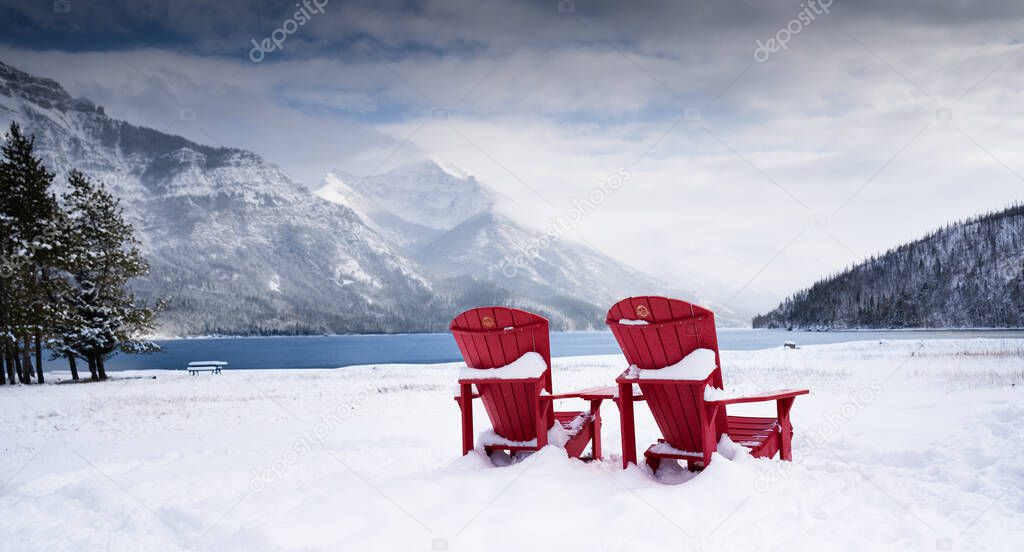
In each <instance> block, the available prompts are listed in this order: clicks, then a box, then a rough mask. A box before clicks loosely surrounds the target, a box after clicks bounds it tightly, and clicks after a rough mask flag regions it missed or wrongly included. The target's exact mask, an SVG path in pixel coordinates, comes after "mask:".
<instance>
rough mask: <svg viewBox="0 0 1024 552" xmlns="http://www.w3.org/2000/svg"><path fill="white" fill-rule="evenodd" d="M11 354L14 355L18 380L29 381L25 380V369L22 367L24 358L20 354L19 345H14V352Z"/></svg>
mask: <svg viewBox="0 0 1024 552" xmlns="http://www.w3.org/2000/svg"><path fill="white" fill-rule="evenodd" d="M11 356H12V357H14V369H15V371H16V372H18V381H19V382H21V383H28V382H27V381H25V371H24V370H22V369H21V368H22V365H21V360H22V358H21V355H20V354H19V351H18V347H17V345H15V346H14V353H13V354H12V355H11Z"/></svg>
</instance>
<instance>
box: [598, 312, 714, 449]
mask: <svg viewBox="0 0 1024 552" xmlns="http://www.w3.org/2000/svg"><path fill="white" fill-rule="evenodd" d="M621 320H627V321H633V320H637V321H639V320H642V321H644V322H646V324H642V323H631V324H629V323H627V324H623V323H620V321H621ZM605 323H606V324H608V327H609V328H611V330H612V334H613V335H615V340H616V341H618V343H619V348H621V349H622V352H623V354H624V355H625V356H626V361H627V362H629V364H630V365H634V366H637V367H638V368H639V369H640V370H644V371H646V370H651V371H656V370H658V369H660V368H664V367H666V366H671V365H673V364H675V363H677V362H679V361H680V360H682V359H683V358H684V357H685V356H686V355H688V354H690V353H692V352H693V351H695V350H697V349H711V350H713V351H714V352H715V366H716V367H715V370H714V371H713V372H712V373H711V378H710V381H711V383H712V384H713V385H714V386H716V387H719V388H721V387H722V368H721V366H722V364H721V361H720V359H719V354H718V335H717V333H716V332H715V314H714V313H713V312H711V311H710V310H708V309H706V308H704V307H700V306H697V305H694V304H691V303H687V302H686V301H681V300H679V299H670V298H667V297H654V296H648V297H629V298H626V299H623V300H621V301H619V302H618V303H616V304H614V305H612V307H611V308H610V309H608V315H607V317H606V318H605ZM638 383H639V385H640V390H641V391H642V392H643V394H644V397H645V398H646V400H647V404H648V406H650V409H651V414H652V415H653V416H654V420H655V422H657V424H658V427H659V428H660V429H661V432H662V434H663V435H664V436H665V440H666V441H668V443H669V444H670V445H672V446H673V447H675V448H677V449H680V450H685V451H691V452H697V451H701V450H702V447H703V442H704V441H703V435H702V433H701V431H702V430H701V428H702V427H703V424H702V420H703V416H705V413H704V408H703V405H704V387H705V385H704V383H697V382H683V381H681V382H679V383H678V384H672V385H665V384H644V383H642V382H638Z"/></svg>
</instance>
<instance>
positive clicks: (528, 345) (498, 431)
mask: <svg viewBox="0 0 1024 552" xmlns="http://www.w3.org/2000/svg"><path fill="white" fill-rule="evenodd" d="M449 329H450V331H451V333H452V336H453V337H454V338H455V342H456V344H457V345H458V346H459V352H461V353H462V358H463V359H464V360H465V367H464V368H462V369H461V370H460V372H459V391H458V394H457V395H456V397H455V400H456V401H457V402H458V403H459V408H460V409H461V412H462V453H463V454H468V453H469V452H470V451H472V450H473V448H474V444H473V441H474V430H473V400H475V399H480V402H482V403H483V405H484V410H485V411H486V412H487V416H488V418H490V421H491V427H492V429H491V430H489V431H488V432H485V433H484V434H483V435H481V440H482V442H483V446H484V450H485V452H487V453H488V454H489V453H490V452H491V451H492V450H495V449H501V450H509V451H512V452H515V451H519V450H538V449H540V448H543V447H544V446H546V445H547V444H549V442H550V443H551V444H558V445H560V446H564V448H565V450H566V452H567V453H568V454H569V455H570V456H572V457H576V458H578V457H580V456H582V454H583V452H584V450H585V449H586V446H587V444H588V443H592V444H593V446H592V450H593V457H594V458H600V457H601V439H600V426H601V417H600V411H599V408H600V403H601V400H600V399H596V400H590V399H587V400H590V405H591V408H590V410H589V411H571V412H555V410H554V401H555V400H559V399H569V398H580V397H579V394H577V393H570V394H562V395H553V394H552V393H551V390H552V386H551V346H550V341H549V335H548V321H547V320H546V319H544V318H543V317H541V316H538V315H536V314H533V313H529V312H526V311H522V310H518V309H511V308H507V307H481V308H475V309H470V310H468V311H466V312H463V313H462V314H459V315H458V316H456V317H455V319H454V320H452V323H451V326H450V328H449ZM556 422H557V423H556ZM549 435H551V438H550V439H549ZM562 441H564V442H562Z"/></svg>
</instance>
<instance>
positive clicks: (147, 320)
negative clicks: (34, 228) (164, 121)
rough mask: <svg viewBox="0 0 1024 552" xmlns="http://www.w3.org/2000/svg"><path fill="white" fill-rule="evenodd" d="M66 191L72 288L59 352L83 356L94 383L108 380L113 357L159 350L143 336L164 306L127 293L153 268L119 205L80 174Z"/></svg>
mask: <svg viewBox="0 0 1024 552" xmlns="http://www.w3.org/2000/svg"><path fill="white" fill-rule="evenodd" d="M68 186H69V191H68V193H67V194H66V195H65V196H64V203H65V209H66V211H67V215H66V221H65V227H64V232H63V234H64V236H65V241H66V243H67V248H66V249H67V254H66V256H65V263H66V266H67V267H68V276H69V284H70V285H69V288H68V290H67V305H68V308H67V309H62V310H61V312H60V313H59V315H58V316H57V317H56V319H57V326H58V327H60V328H61V334H60V335H59V337H58V338H57V339H56V340H55V342H56V350H57V351H58V352H60V353H63V354H65V355H66V354H68V353H72V354H77V355H79V356H80V357H82V358H84V359H85V360H86V362H87V363H88V365H89V370H90V373H91V374H92V377H93V379H106V370H105V369H104V360H105V359H106V358H108V357H110V356H111V355H112V354H114V353H116V352H118V351H123V352H127V353H144V352H150V351H154V350H158V348H157V346H156V345H155V344H152V343H150V342H147V341H143V340H141V339H140V337H139V336H140V335H141V334H143V333H145V332H147V331H149V330H151V329H152V328H153V324H154V321H155V317H156V315H157V313H158V312H159V311H160V310H161V309H162V307H163V305H162V304H158V305H156V306H154V307H150V306H148V305H146V304H144V303H140V302H139V301H138V300H137V299H136V298H135V296H134V294H132V293H131V291H130V290H129V289H128V287H127V284H128V282H129V281H130V280H131V279H132V278H136V277H139V276H143V275H145V274H146V273H147V272H148V271H149V265H148V263H146V260H145V259H144V258H143V256H142V253H141V251H140V250H139V241H138V239H137V238H136V237H135V231H134V228H132V226H131V224H129V223H128V222H127V221H126V220H125V218H124V213H123V210H122V208H121V206H120V204H119V203H118V201H117V199H116V198H114V196H112V195H111V194H110V193H109V192H107V190H106V189H105V188H104V187H103V185H102V184H95V183H93V182H91V181H90V180H89V179H88V178H86V177H85V175H83V174H82V173H80V172H78V171H72V173H71V174H70V175H69V177H68Z"/></svg>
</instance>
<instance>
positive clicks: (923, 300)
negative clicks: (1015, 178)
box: [753, 205, 1024, 329]
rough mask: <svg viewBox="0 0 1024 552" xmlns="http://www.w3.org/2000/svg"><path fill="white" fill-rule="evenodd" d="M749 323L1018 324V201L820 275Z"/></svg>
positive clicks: (1021, 257) (1023, 260)
mask: <svg viewBox="0 0 1024 552" xmlns="http://www.w3.org/2000/svg"><path fill="white" fill-rule="evenodd" d="M753 324H754V327H755V328H811V329H815V328H822V329H825V328H835V329H844V328H920V327H1021V326H1024V205H1015V206H1013V207H1010V208H1009V209H1006V210H1005V211H1001V212H997V213H990V214H987V215H982V216H980V217H977V218H974V219H970V220H967V221H963V222H960V223H956V224H952V225H949V226H947V227H945V228H943V229H941V230H939V231H937V232H934V233H932V234H930V235H928V236H926V237H924V238H922V239H920V240H917V241H915V242H912V243H909V244H906V245H902V246H900V247H897V248H895V249H892V250H890V251H888V252H887V253H885V254H884V255H882V256H880V257H873V258H871V259H870V260H868V261H866V262H864V263H862V264H859V265H857V266H855V267H853V268H850V269H849V270H846V271H844V272H841V273H839V274H836V275H834V276H831V277H829V278H826V279H824V280H822V281H820V282H818V283H816V284H814V285H813V286H811V287H810V288H809V289H806V290H803V291H800V292H798V293H796V294H795V295H793V296H792V297H790V298H789V299H786V300H785V301H784V302H783V303H782V304H781V305H779V306H778V308H776V309H775V310H773V311H771V312H769V313H767V314H763V315H759V316H756V317H754V320H753Z"/></svg>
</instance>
